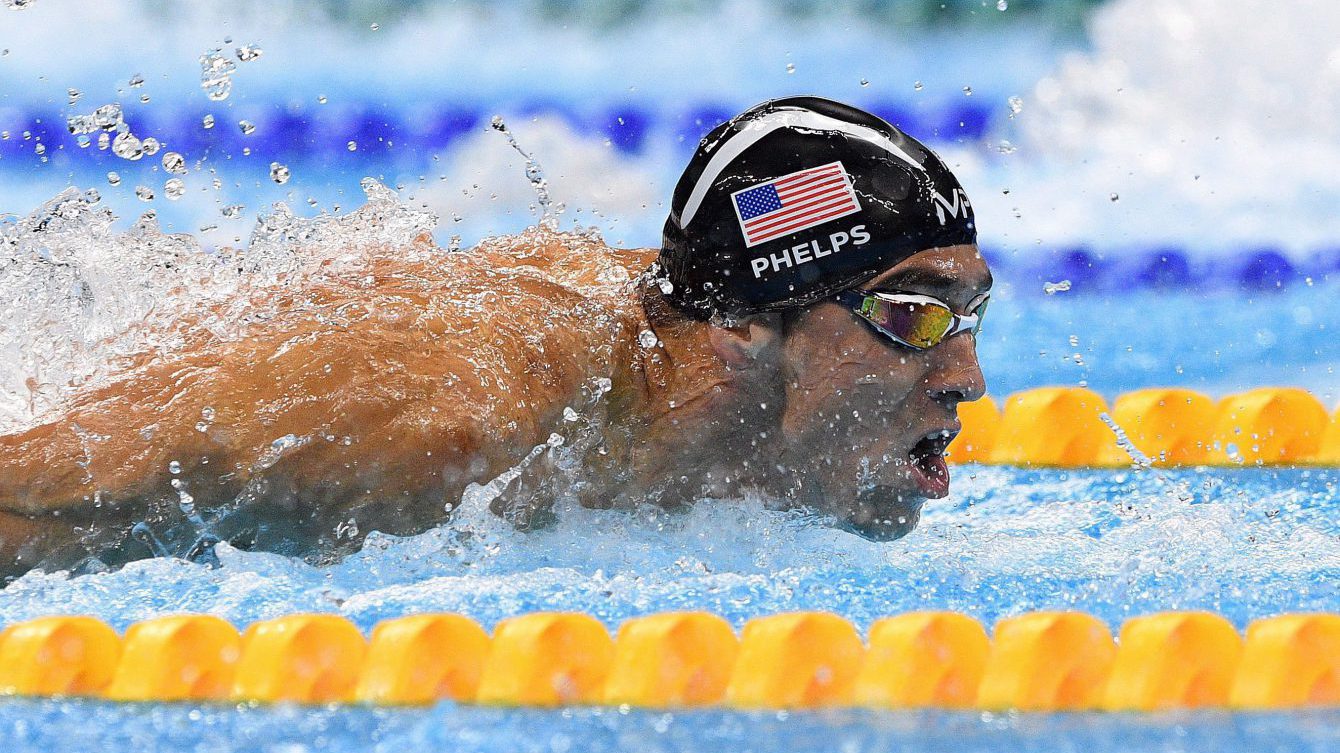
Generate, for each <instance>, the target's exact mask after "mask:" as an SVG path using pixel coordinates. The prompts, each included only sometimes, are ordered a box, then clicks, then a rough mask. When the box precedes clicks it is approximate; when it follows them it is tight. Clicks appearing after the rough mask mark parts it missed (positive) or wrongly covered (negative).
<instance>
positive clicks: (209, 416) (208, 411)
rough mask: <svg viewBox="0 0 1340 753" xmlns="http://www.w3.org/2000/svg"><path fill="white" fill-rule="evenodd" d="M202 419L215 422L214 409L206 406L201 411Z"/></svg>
mask: <svg viewBox="0 0 1340 753" xmlns="http://www.w3.org/2000/svg"><path fill="white" fill-rule="evenodd" d="M200 417H201V418H203V419H205V420H206V421H211V422H212V421H213V420H214V409H213V408H211V407H209V406H208V405H206V406H205V407H204V408H201V409H200Z"/></svg>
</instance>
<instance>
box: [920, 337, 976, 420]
mask: <svg viewBox="0 0 1340 753" xmlns="http://www.w3.org/2000/svg"><path fill="white" fill-rule="evenodd" d="M928 352H929V353H930V356H931V363H930V365H931V369H930V373H929V374H928V375H927V376H926V391H927V392H928V393H929V394H930V396H931V399H933V400H935V402H937V403H940V404H942V405H944V406H945V407H948V408H956V407H958V404H959V403H970V402H972V401H973V400H978V399H980V398H981V397H982V396H983V395H985V394H986V376H985V375H983V374H982V365H981V364H980V363H978V362H977V338H976V337H975V336H974V335H972V334H970V333H967V332H964V333H961V334H958V335H954V336H953V337H951V338H949V339H948V340H945V341H944V342H942V343H940V344H939V345H937V346H935V347H933V348H931V349H930V351H928Z"/></svg>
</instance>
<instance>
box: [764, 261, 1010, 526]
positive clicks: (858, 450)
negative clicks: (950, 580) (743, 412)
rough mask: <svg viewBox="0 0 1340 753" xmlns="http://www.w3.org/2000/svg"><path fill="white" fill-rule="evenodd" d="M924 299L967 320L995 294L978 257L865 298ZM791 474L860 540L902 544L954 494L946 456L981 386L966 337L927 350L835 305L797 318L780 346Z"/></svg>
mask: <svg viewBox="0 0 1340 753" xmlns="http://www.w3.org/2000/svg"><path fill="white" fill-rule="evenodd" d="M862 287H863V288H864V289H866V290H871V291H879V292H897V293H919V294H923V295H929V296H934V297H936V298H939V299H940V300H942V301H944V302H946V303H948V304H949V305H950V307H951V308H952V309H954V310H955V311H956V312H958V313H960V314H963V313H966V311H967V309H968V307H969V305H970V304H971V303H974V302H975V299H978V298H979V297H980V296H981V295H982V294H983V293H986V292H988V291H989V290H990V289H991V273H990V271H989V270H988V269H987V266H986V263H985V262H984V261H983V260H982V257H981V254H980V253H979V252H978V250H977V247H976V246H975V245H961V246H950V247H947V248H937V249H931V250H928V251H923V252H921V253H919V254H916V255H914V256H912V257H910V258H908V259H906V260H904V261H903V262H901V263H899V264H898V265H896V266H894V267H892V268H890V269H889V270H887V271H886V272H884V273H883V274H881V275H879V276H878V277H876V278H874V279H873V280H871V281H870V282H868V283H866V284H865V285H864V286H862ZM783 348H784V349H785V362H786V364H787V378H786V385H785V389H786V410H785V413H784V414H783V416H782V430H783V431H782V433H783V438H784V442H785V453H786V455H787V457H786V464H787V465H788V466H789V467H791V468H792V469H794V470H795V471H796V472H798V474H799V478H800V479H801V482H802V486H803V488H806V489H809V490H812V491H813V492H814V493H815V494H816V495H817V496H818V497H819V498H820V499H821V500H822V502H821V504H822V506H823V507H824V508H825V509H826V510H828V511H829V512H832V513H833V514H835V515H837V516H838V517H839V518H841V519H842V520H844V521H845V522H847V523H848V524H850V525H851V526H852V527H853V528H855V529H856V530H858V531H861V532H862V533H864V534H866V535H869V536H872V537H876V538H883V539H888V538H897V537H899V536H902V535H904V534H906V533H907V532H908V531H910V530H912V528H914V527H915V526H916V524H917V521H918V519H919V517H920V515H921V505H922V503H923V502H924V501H925V500H926V499H929V498H938V497H943V496H945V495H946V494H948V493H949V470H948V468H947V466H946V465H945V463H944V450H945V448H946V447H947V446H948V444H949V441H950V440H951V439H952V438H953V436H954V435H956V434H957V433H958V431H959V429H960V424H959V420H958V404H959V403H961V402H965V401H972V400H976V399H978V398H980V397H981V396H982V395H983V394H984V392H985V390H986V384H985V380H984V378H983V376H982V370H981V367H980V366H979V365H978V363H977V340H976V336H975V335H973V334H972V333H971V332H963V333H960V334H957V335H954V336H952V337H950V338H948V339H946V340H944V341H942V342H941V343H939V344H938V345H936V346H934V347H931V348H929V349H926V350H914V349H912V348H909V347H906V346H903V345H899V344H897V343H895V342H893V341H892V340H890V339H889V338H887V337H885V336H883V335H881V334H879V333H877V332H876V331H875V330H874V329H872V328H871V327H870V326H869V325H868V324H866V323H865V322H864V321H862V320H861V319H859V318H857V316H856V315H855V314H854V313H853V312H852V310H851V308H850V307H848V306H845V305H842V304H839V303H837V302H825V303H821V304H818V305H815V306H812V307H810V308H809V309H806V310H805V311H803V312H801V313H800V314H799V315H798V317H797V318H796V319H795V320H794V321H793V323H792V326H790V327H789V329H788V333H787V337H786V339H785V342H784V344H783Z"/></svg>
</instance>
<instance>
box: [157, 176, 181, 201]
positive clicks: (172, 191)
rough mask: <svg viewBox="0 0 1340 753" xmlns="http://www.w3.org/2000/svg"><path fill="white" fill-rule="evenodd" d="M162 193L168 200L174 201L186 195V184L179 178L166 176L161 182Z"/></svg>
mask: <svg viewBox="0 0 1340 753" xmlns="http://www.w3.org/2000/svg"><path fill="white" fill-rule="evenodd" d="M163 195H164V196H166V197H167V198H168V201H176V200H177V199H180V198H181V197H183V196H185V195H186V184H185V183H184V182H182V179H181V178H168V179H167V182H166V183H164V184H163Z"/></svg>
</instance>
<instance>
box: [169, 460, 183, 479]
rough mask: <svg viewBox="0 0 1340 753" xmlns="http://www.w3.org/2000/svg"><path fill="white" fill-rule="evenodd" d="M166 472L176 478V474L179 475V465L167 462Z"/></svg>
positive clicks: (174, 462)
mask: <svg viewBox="0 0 1340 753" xmlns="http://www.w3.org/2000/svg"><path fill="white" fill-rule="evenodd" d="M168 472H169V473H171V474H172V475H173V476H176V475H177V474H179V473H181V463H179V462H177V461H175V460H173V461H171V462H169V463H168Z"/></svg>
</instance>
